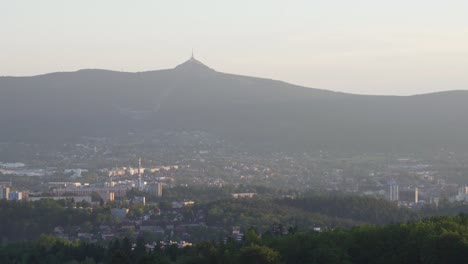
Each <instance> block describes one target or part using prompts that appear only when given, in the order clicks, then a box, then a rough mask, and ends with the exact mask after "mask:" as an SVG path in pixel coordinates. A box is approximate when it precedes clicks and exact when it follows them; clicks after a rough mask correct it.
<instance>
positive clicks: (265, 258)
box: [239, 245, 280, 264]
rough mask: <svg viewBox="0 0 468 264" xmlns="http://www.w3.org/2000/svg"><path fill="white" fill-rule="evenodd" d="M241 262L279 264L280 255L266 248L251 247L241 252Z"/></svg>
mask: <svg viewBox="0 0 468 264" xmlns="http://www.w3.org/2000/svg"><path fill="white" fill-rule="evenodd" d="M239 258H240V262H241V263H243V264H250V263H251V264H274V263H279V261H280V254H279V253H278V252H277V251H275V250H273V249H271V248H269V247H266V246H259V245H250V246H248V247H244V248H242V249H241V250H240V257H239Z"/></svg>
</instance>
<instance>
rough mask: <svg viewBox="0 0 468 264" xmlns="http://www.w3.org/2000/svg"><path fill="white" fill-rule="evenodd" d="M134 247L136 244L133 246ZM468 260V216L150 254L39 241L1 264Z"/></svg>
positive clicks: (17, 248) (6, 250)
mask: <svg viewBox="0 0 468 264" xmlns="http://www.w3.org/2000/svg"><path fill="white" fill-rule="evenodd" d="M133 243H134V245H135V246H133V247H132V244H133ZM467 262H468V217H466V216H463V215H459V216H456V217H433V218H430V219H426V220H421V221H416V222H411V223H401V224H391V225H385V226H370V225H363V226H359V227H354V228H352V229H347V230H344V229H335V230H332V231H326V232H306V233H303V232H297V233H294V234H289V235H276V236H272V235H265V234H264V235H263V236H261V235H258V234H257V233H256V231H255V230H253V229H251V230H249V231H248V232H247V233H246V235H245V236H244V239H243V241H241V242H236V241H234V240H233V239H227V240H226V241H220V242H213V241H207V242H202V243H199V244H197V245H195V246H193V247H188V248H183V249H179V248H178V247H177V246H176V245H172V246H166V247H165V248H163V249H160V248H159V247H156V249H155V250H154V251H147V250H146V247H145V241H143V239H141V238H140V239H138V240H137V241H130V240H129V239H127V238H124V239H122V240H115V241H113V242H111V243H110V244H109V245H108V246H107V247H103V246H100V245H96V244H87V243H79V242H73V243H72V242H68V241H65V240H61V239H57V238H53V237H47V236H44V237H41V239H39V241H37V242H24V243H17V244H9V245H7V246H3V247H0V263H113V264H116V263H117V264H118V263H128V264H140V263H165V264H166V263H167V264H171V263H180V264H182V263H192V264H196V263H208V264H210V263H213V264H215V263H223V264H224V263H226V264H230V263H232V264H235V263H243V264H249V263H255V264H263V263H265V264H272V263H278V264H280V263H285V264H296V263H317V264H320V263H327V264H334V263H348V264H353V263H370V264H372V263H379V264H387V263H388V264H394V263H403V264H404V263H408V264H410V263H411V264H414V263H416V264H419V263H420V264H426V263H428V264H432V263H467Z"/></svg>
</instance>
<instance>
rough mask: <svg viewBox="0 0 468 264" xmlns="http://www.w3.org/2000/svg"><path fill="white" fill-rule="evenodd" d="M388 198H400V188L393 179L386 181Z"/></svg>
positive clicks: (395, 199)
mask: <svg viewBox="0 0 468 264" xmlns="http://www.w3.org/2000/svg"><path fill="white" fill-rule="evenodd" d="M388 191H389V193H388V199H389V200H390V201H398V200H399V199H400V190H399V189H398V184H397V183H396V182H395V181H391V182H389V183H388Z"/></svg>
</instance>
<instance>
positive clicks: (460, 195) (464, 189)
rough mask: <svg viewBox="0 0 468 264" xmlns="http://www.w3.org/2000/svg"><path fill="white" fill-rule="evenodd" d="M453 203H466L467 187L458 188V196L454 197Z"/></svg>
mask: <svg viewBox="0 0 468 264" xmlns="http://www.w3.org/2000/svg"><path fill="white" fill-rule="evenodd" d="M455 201H457V202H463V201H468V186H464V187H459V188H458V194H457V195H456V196H455Z"/></svg>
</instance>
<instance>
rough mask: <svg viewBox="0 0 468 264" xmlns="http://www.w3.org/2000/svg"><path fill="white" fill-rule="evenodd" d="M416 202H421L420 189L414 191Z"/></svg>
mask: <svg viewBox="0 0 468 264" xmlns="http://www.w3.org/2000/svg"><path fill="white" fill-rule="evenodd" d="M414 202H415V203H418V202H419V189H418V188H417V187H416V188H415V189H414Z"/></svg>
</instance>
